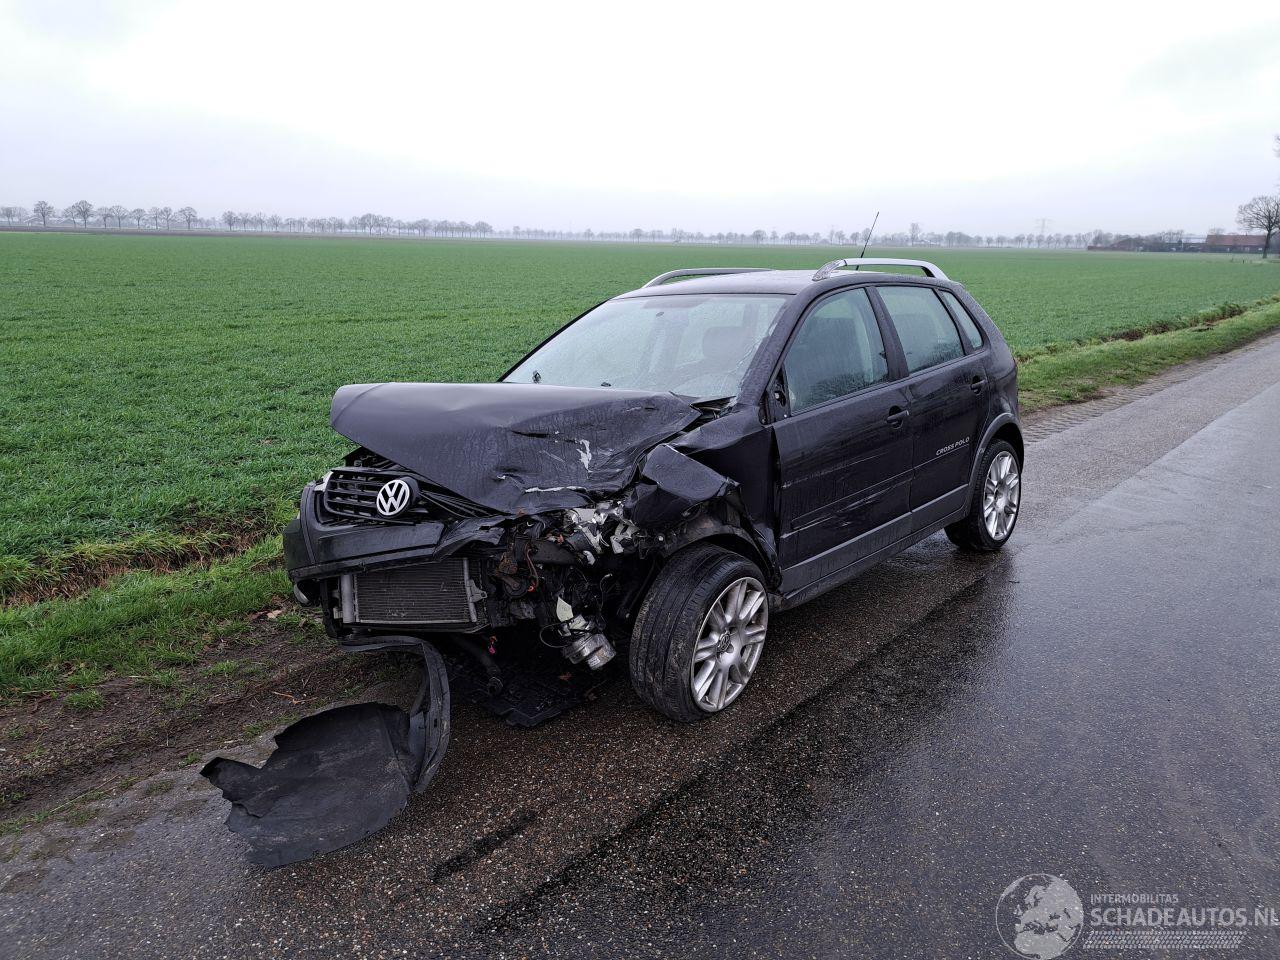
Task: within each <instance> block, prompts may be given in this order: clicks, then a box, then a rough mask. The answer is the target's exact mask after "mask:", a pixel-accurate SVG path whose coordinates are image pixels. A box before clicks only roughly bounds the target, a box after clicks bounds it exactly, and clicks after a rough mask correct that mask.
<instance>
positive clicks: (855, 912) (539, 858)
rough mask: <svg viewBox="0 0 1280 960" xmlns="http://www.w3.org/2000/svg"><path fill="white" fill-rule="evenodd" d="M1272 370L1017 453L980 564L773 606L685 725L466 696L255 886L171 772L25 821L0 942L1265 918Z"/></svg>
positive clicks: (724, 938) (969, 953)
mask: <svg viewBox="0 0 1280 960" xmlns="http://www.w3.org/2000/svg"><path fill="white" fill-rule="evenodd" d="M1277 381H1280V340H1278V339H1271V340H1269V341H1267V342H1266V343H1264V344H1263V345H1261V346H1259V347H1257V348H1255V349H1252V350H1249V351H1246V352H1243V353H1241V354H1238V355H1236V356H1234V357H1233V358H1231V359H1230V360H1229V361H1227V362H1224V363H1219V364H1217V365H1215V366H1213V367H1212V368H1211V369H1206V370H1205V371H1203V372H1202V373H1200V374H1199V375H1198V376H1196V377H1194V378H1192V379H1188V380H1184V381H1182V382H1178V383H1174V384H1173V385H1171V386H1168V387H1167V388H1166V389H1163V390H1161V391H1159V392H1155V393H1151V394H1150V395H1149V396H1146V397H1144V398H1142V399H1139V400H1136V401H1135V402H1133V403H1130V404H1128V405H1127V406H1123V407H1120V408H1118V409H1115V410H1111V411H1108V412H1106V413H1104V414H1103V415H1101V416H1098V417H1096V418H1094V419H1091V420H1086V421H1084V422H1081V423H1078V424H1076V425H1074V426H1071V427H1070V428H1069V429H1065V430H1062V431H1061V432H1058V433H1054V434H1052V435H1050V436H1048V437H1047V438H1046V439H1043V440H1041V441H1039V442H1037V443H1035V444H1034V445H1033V446H1032V447H1031V449H1030V451H1029V454H1028V465H1027V471H1026V487H1025V494H1024V496H1025V500H1024V513H1023V517H1022V519H1021V521H1020V525H1019V528H1018V530H1017V531H1016V533H1015V536H1014V543H1013V545H1012V546H1011V549H1009V550H1006V552H1005V553H1004V554H1003V555H1001V556H999V557H995V558H974V557H969V556H965V555H962V554H958V553H956V552H955V551H953V550H952V549H951V548H950V546H949V545H948V544H947V543H946V542H945V540H942V539H941V538H934V539H933V540H930V541H929V542H927V543H925V544H922V545H920V546H919V547H917V548H915V549H913V550H912V551H909V552H908V553H907V554H906V555H904V556H903V557H900V558H898V559H897V560H894V561H892V562H890V563H886V564H883V565H881V566H880V567H878V568H876V569H875V570H873V571H871V572H870V573H869V574H868V575H867V576H865V577H863V578H862V579H860V580H859V581H858V582H856V583H855V584H852V585H850V586H849V587H846V588H843V589H841V590H838V591H836V592H834V593H833V594H830V595H828V596H826V597H824V598H821V599H820V600H818V601H815V602H814V603H813V604H811V605H809V606H807V607H805V608H803V609H802V610H799V611H796V612H795V613H793V614H789V615H785V616H781V617H778V618H777V619H776V621H775V624H774V630H773V632H772V633H771V638H770V645H769V650H768V652H767V653H766V658H767V659H766V660H765V661H764V664H763V667H762V669H763V671H764V672H763V673H762V674H759V675H758V679H757V680H756V681H754V682H753V684H752V689H751V690H750V691H749V692H748V694H747V695H745V696H744V697H743V698H742V700H741V701H740V702H739V703H738V704H737V705H735V707H734V709H733V710H732V711H730V712H729V714H727V715H725V716H721V717H717V718H715V719H713V720H711V721H708V722H706V723H703V724H700V725H698V726H696V727H692V728H685V727H677V726H673V725H671V724H668V723H666V722H665V721H662V720H660V719H658V718H655V717H653V716H651V715H649V714H647V713H645V712H644V711H643V710H642V709H640V708H639V707H638V705H637V704H636V703H635V702H634V700H633V699H632V696H631V694H630V692H629V690H628V688H627V686H626V684H625V681H624V680H623V679H622V678H621V677H619V678H618V679H617V680H616V681H615V682H613V683H611V684H610V685H608V686H607V687H606V688H605V690H604V694H603V696H602V698H601V700H600V701H599V702H597V703H595V704H592V705H590V706H589V707H587V708H585V709H583V710H579V711H576V712H574V713H572V714H568V715H566V716H564V717H562V718H560V719H559V720H557V721H554V722H552V723H549V724H546V725H544V726H542V727H540V728H538V729H536V730H533V731H515V730H511V729H508V728H506V727H505V726H503V725H502V724H500V723H498V722H496V721H493V720H492V719H490V718H488V717H487V716H484V715H482V714H480V713H478V712H476V711H474V710H470V709H467V708H464V709H462V710H459V711H458V712H457V715H456V717H455V731H454V741H453V746H452V747H451V749H450V753H449V755H448V757H447V758H446V761H445V765H444V767H443V768H442V771H441V774H440V777H439V778H438V779H437V781H436V785H435V786H433V787H432V789H431V791H430V792H429V793H428V794H427V795H426V796H424V797H421V798H418V799H417V800H415V802H414V803H413V804H412V805H411V807H410V808H409V810H408V811H407V812H406V814H405V815H404V816H403V817H402V818H401V819H400V820H398V821H397V822H396V823H394V824H393V825H392V826H391V827H390V828H388V829H387V830H386V831H384V832H383V833H382V834H380V835H379V836H377V837H375V838H372V839H371V840H369V841H366V842H364V843H362V844H359V845H357V846H356V847H353V848H350V849H348V850H344V851H339V852H338V853H336V854H333V855H330V856H327V857H324V858H321V859H319V860H317V861H314V862H312V863H308V864H301V865H297V866H294V867H289V868H284V869H281V870H277V871H274V872H270V873H263V872H261V871H258V870H256V869H254V868H252V867H250V866H248V865H247V864H246V863H245V862H244V860H243V856H242V847H241V846H240V842H239V841H238V840H237V839H236V838H234V837H232V836H230V835H229V834H227V833H226V831H225V830H224V829H223V827H222V825H221V819H222V817H223V816H224V815H225V809H226V805H225V804H224V803H223V802H222V801H221V800H220V799H219V798H217V797H216V795H212V791H211V790H210V789H209V788H208V787H207V785H205V784H204V783H203V782H202V781H199V780H198V779H197V778H195V777H194V775H193V773H192V771H191V770H190V769H187V770H184V771H178V772H169V773H163V774H160V775H158V776H157V777H156V778H155V779H154V780H153V781H152V782H151V783H149V784H144V785H142V786H141V787H140V788H139V789H138V790H137V791H135V792H134V794H132V795H130V796H129V797H126V798H123V799H122V800H120V801H117V802H115V803H114V804H112V805H111V806H110V807H109V808H107V809H105V810H103V811H102V812H101V813H100V814H99V816H98V817H97V818H96V819H94V820H93V821H91V822H90V823H88V824H86V825H84V826H82V827H79V828H69V827H62V826H46V827H44V828H40V829H37V830H34V831H32V832H30V833H29V834H27V835H25V836H24V837H23V838H22V839H21V840H20V841H19V843H18V844H17V846H16V847H15V848H14V849H12V850H10V851H9V854H11V856H10V858H9V859H8V861H7V862H5V863H3V864H0V953H4V954H5V955H10V956H58V957H62V956H97V955H124V954H128V955H131V956H143V957H151V956H155V957H160V956H188V955H190V956H261V955H280V956H331V955H335V954H336V955H341V956H344V957H346V956H406V955H407V956H433V955H466V954H475V955H485V954H487V955H510V956H519V955H540V954H546V953H549V952H550V953H556V954H558V955H587V956H592V955H595V956H616V955H620V954H622V955H652V956H686V955H699V956H742V955H752V956H762V957H773V956H823V957H825V956H849V957H947V958H955V957H994V956H999V955H1001V954H1002V953H1004V948H1003V947H1002V946H1001V944H1000V939H999V936H998V933H997V928H996V902H997V900H998V898H999V896H1000V894H1001V891H1003V890H1004V889H1005V888H1006V887H1007V886H1008V885H1009V884H1010V883H1011V882H1013V881H1014V880H1015V879H1017V878H1018V877H1020V876H1023V875H1026V874H1032V873H1048V874H1054V875H1057V876H1060V877H1063V878H1065V879H1066V880H1067V881H1069V882H1070V884H1071V885H1072V886H1073V887H1074V888H1075V890H1076V891H1077V892H1078V893H1079V895H1080V896H1081V898H1082V900H1083V901H1084V908H1085V910H1086V913H1087V912H1088V911H1089V909H1090V908H1091V906H1092V905H1093V904H1091V902H1090V897H1091V896H1093V895H1098V894H1106V893H1113V892H1132V893H1143V894H1172V895H1175V896H1177V897H1178V898H1179V904H1180V905H1182V906H1187V907H1197V908H1205V907H1230V908H1238V907H1245V908H1247V910H1248V913H1249V915H1250V916H1251V917H1252V914H1253V910H1254V908H1255V906H1264V907H1266V906H1270V907H1274V908H1275V909H1276V910H1277V912H1280V748H1278V747H1277V743H1278V741H1280V736H1278V734H1280V710H1278V709H1277V708H1278V707H1280V647H1278V645H1277V638H1276V635H1277V624H1280V511H1278V509H1277V508H1280V477H1278V471H1277V468H1278V467H1280V384H1278V383H1277ZM1074 419H1078V416H1077V417H1074ZM390 692H397V693H399V692H400V691H390ZM261 747H262V745H261V744H259V745H258V749H259V753H260V751H261ZM246 755H249V756H252V755H253V754H252V753H250V754H246ZM166 786H168V789H162V788H165V787H166ZM148 794H150V795H148ZM1097 932H1098V931H1097V928H1096V926H1094V925H1091V924H1089V923H1086V924H1085V930H1084V931H1083V932H1082V934H1081V935H1080V942H1079V943H1077V944H1076V945H1075V946H1074V947H1073V950H1081V949H1085V948H1086V947H1088V946H1089V945H1090V944H1089V941H1088V939H1087V938H1088V937H1090V936H1091V935H1093V934H1096V933H1097ZM1090 952H1091V953H1092V954H1093V955H1098V956H1158V955H1162V954H1161V952H1159V951H1156V952H1152V951H1137V950H1122V951H1118V952H1116V951H1108V950H1093V951H1090ZM1005 955H1008V956H1013V954H1005ZM1176 955H1180V956H1188V955H1198V952H1196V951H1193V952H1192V953H1187V952H1180V953H1178V954H1176ZM1222 955H1224V956H1259V957H1262V956H1275V955H1280V930H1276V931H1275V932H1271V931H1268V930H1266V929H1262V928H1258V927H1250V928H1249V929H1247V930H1246V931H1245V933H1244V938H1243V941H1242V943H1241V945H1240V947H1239V949H1236V950H1233V951H1229V952H1227V953H1224V954H1222Z"/></svg>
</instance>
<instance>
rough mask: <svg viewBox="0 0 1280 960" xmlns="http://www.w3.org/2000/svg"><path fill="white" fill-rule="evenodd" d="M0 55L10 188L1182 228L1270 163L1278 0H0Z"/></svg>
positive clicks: (506, 214)
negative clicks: (873, 0) (633, 0)
mask: <svg viewBox="0 0 1280 960" xmlns="http://www.w3.org/2000/svg"><path fill="white" fill-rule="evenodd" d="M866 6H870V7H872V9H865V7H866ZM0 50H2V51H3V54H2V55H0V124H2V125H0V201H2V202H5V203H20V204H22V205H24V206H28V207H29V206H31V204H32V203H33V202H34V201H35V200H37V199H47V200H49V201H50V202H52V203H54V204H56V205H58V206H59V207H61V206H64V205H66V204H68V203H70V202H72V201H74V200H78V199H87V200H89V201H91V202H93V203H95V204H99V205H109V204H114V203H122V204H124V205H126V206H129V207H133V206H144V207H145V206H152V205H156V204H159V205H165V204H168V205H171V206H174V207H179V206H183V205H186V204H191V205H193V206H195V207H196V208H197V209H198V210H199V211H200V212H201V214H203V215H206V216H215V215H217V214H218V213H220V212H221V211H222V210H224V209H227V208H229V207H230V208H233V209H235V210H247V211H263V212H267V213H271V212H276V213H279V214H281V215H282V216H297V215H305V216H330V215H334V216H337V215H340V216H351V215H352V214H359V213H363V212H365V211H372V212H375V213H382V214H387V215H391V216H396V217H403V218H405V219H417V218H419V217H427V218H430V219H441V218H447V219H454V220H478V219H484V220H487V221H489V222H490V223H492V224H494V225H495V226H496V227H499V228H507V227H510V226H512V225H520V226H525V227H531V226H539V227H546V228H572V229H583V228H585V227H592V228H594V229H596V230H598V231H599V230H622V229H629V228H631V227H635V226H641V227H645V228H663V229H667V228H671V227H681V228H684V229H686V230H703V231H710V232H715V231H719V230H738V231H750V230H753V229H755V228H757V227H761V228H763V229H766V230H778V231H779V232H785V231H787V230H796V231H799V232H813V231H821V232H824V233H825V232H826V231H827V229H829V228H831V227H835V228H837V229H844V230H855V229H858V228H861V227H863V226H866V225H868V224H869V222H870V220H871V217H872V215H873V213H874V211H875V210H877V209H880V210H882V211H883V213H882V215H881V222H880V229H881V230H890V231H891V230H900V229H905V228H906V227H907V224H908V223H909V222H910V221H913V220H915V221H919V222H920V223H922V224H923V225H924V227H925V229H927V230H938V231H945V230H948V229H963V230H967V231H970V232H976V233H996V232H1003V233H1010V234H1014V233H1019V232H1029V231H1033V230H1034V225H1035V221H1036V219H1038V218H1040V217H1045V218H1048V219H1049V220H1050V226H1049V230H1050V232H1058V231H1061V232H1079V231H1084V230H1087V229H1090V228H1093V227H1101V228H1104V229H1109V230H1115V231H1144V232H1145V231H1154V230H1160V229H1166V228H1183V229H1186V230H1188V231H1191V232H1193V233H1203V232H1204V231H1205V230H1207V229H1208V228H1210V227H1215V226H1219V227H1227V228H1230V227H1231V226H1232V225H1233V220H1234V213H1235V208H1236V206H1237V205H1238V204H1239V203H1241V202H1243V201H1245V200H1247V199H1249V198H1250V197H1253V196H1255V195H1257V194H1260V193H1270V192H1275V191H1276V189H1277V180H1280V159H1277V158H1276V156H1275V153H1274V137H1275V135H1276V134H1277V133H1280V7H1278V6H1277V5H1276V3H1275V2H1274V0H1267V2H1265V3H1238V2H1237V3H1229V4H1228V3H1213V4H1209V3H1204V2H1200V3H1195V4H1187V5H1186V6H1185V7H1182V6H1180V5H1177V4H1174V3H1168V2H1166V3H1160V4H1136V3H1133V4H1131V3H1122V2H1116V0H1112V2H1108V3H1105V4H1090V3H1080V2H1077V3H1072V4H1035V3H1027V2H1025V0H1023V2H1019V3H1015V4H1009V5H1008V6H1005V7H1000V6H998V5H994V4H981V3H974V2H968V3H965V2H962V3H954V2H951V3H946V4H939V5H937V6H936V7H935V6H933V5H930V4H925V3H915V4H873V5H860V4H836V3H831V2H829V0H824V2H817V3H809V2H799V0H790V2H786V3H776V4H769V5H767V6H765V5H759V6H752V5H750V4H747V3H741V2H738V3H733V4H718V3H716V4H712V3H697V2H687V0H686V2H683V3H670V4H668V3H661V2H647V3H642V4H619V3H601V2H599V0H595V2H591V3H582V4H576V3H529V2H524V3H519V4H505V3H499V2H486V3H474V4H472V3H452V4H447V5H446V4H435V3H429V2H423V0H417V2H407V3H382V2H376V0H364V2H360V3H352V2H350V0H347V2H344V3H333V4H330V3H324V2H318V0H307V2H297V3H294V2H270V0H253V2H241V0H217V2H210V0H195V2H186V0H177V2H173V0H138V2H108V0H100V2H82V0H17V2H14V0H0Z"/></svg>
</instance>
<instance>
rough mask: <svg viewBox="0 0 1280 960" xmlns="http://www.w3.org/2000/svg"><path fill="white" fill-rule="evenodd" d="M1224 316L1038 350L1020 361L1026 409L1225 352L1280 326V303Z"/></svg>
mask: <svg viewBox="0 0 1280 960" xmlns="http://www.w3.org/2000/svg"><path fill="white" fill-rule="evenodd" d="M1263 304H1264V305H1263V306H1259V307H1255V308H1253V309H1248V310H1242V311H1241V312H1226V309H1225V308H1226V307H1227V306H1230V305H1224V311H1223V312H1225V315H1224V316H1220V317H1219V316H1215V315H1214V314H1215V313H1218V311H1215V312H1213V313H1210V314H1205V315H1200V317H1199V318H1198V319H1192V320H1191V321H1190V322H1189V324H1188V325H1187V326H1182V327H1175V328H1174V329H1168V330H1166V331H1165V332H1161V333H1152V334H1148V335H1146V336H1140V337H1136V338H1132V339H1130V338H1119V339H1109V340H1103V341H1095V342H1091V343H1084V344H1077V345H1071V346H1067V347H1064V348H1062V349H1058V350H1054V351H1052V352H1043V353H1039V354H1035V355H1033V356H1031V357H1029V358H1027V359H1023V360H1021V362H1020V363H1019V366H1018V391H1019V394H1020V396H1021V400H1022V409H1023V411H1024V412H1028V413H1029V412H1031V411H1033V410H1041V409H1044V408H1045V407H1050V406H1054V405H1056V404H1062V403H1079V402H1081V401H1083V400H1090V399H1092V398H1094V397H1097V396H1100V395H1101V394H1103V393H1104V392H1105V391H1106V390H1107V388H1109V387H1116V386H1132V385H1134V384H1138V383H1141V382H1143V381H1144V380H1149V379H1150V378H1151V377H1153V376H1155V375H1156V374H1158V373H1160V372H1162V371H1164V370H1167V369H1169V368H1170V367H1174V366H1177V365H1178V364H1180V363H1186V362H1188V361H1190V360H1196V359H1199V358H1201V357H1208V356H1212V355H1213V354H1217V353H1225V352H1226V351H1228V350H1233V349H1235V348H1236V347H1239V346H1242V345H1244V344H1246V343H1248V342H1249V341H1250V340H1255V339H1257V338H1258V337H1260V336H1262V335H1264V334H1267V333H1270V332H1271V331H1273V330H1276V329H1280V303H1277V302H1275V301H1274V300H1272V301H1263Z"/></svg>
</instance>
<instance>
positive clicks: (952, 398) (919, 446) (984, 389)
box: [877, 286, 991, 530]
mask: <svg viewBox="0 0 1280 960" xmlns="http://www.w3.org/2000/svg"><path fill="white" fill-rule="evenodd" d="M877 292H878V293H879V295H880V299H881V300H882V301H883V303H884V306H885V310H886V312H887V313H888V315H889V317H890V319H891V320H892V322H893V326H894V329H895V330H896V331H897V334H898V340H899V342H900V343H901V344H902V352H903V355H904V357H905V359H906V364H907V375H908V376H907V380H906V384H905V385H906V389H907V392H908V395H909V403H908V409H909V410H910V411H911V429H912V432H913V443H914V451H913V455H912V476H911V509H912V529H914V530H919V529H921V528H923V527H926V526H928V525H929V524H931V523H933V522H935V521H936V520H939V519H941V518H942V517H945V516H946V515H947V514H950V513H953V512H955V511H956V510H957V509H959V507H960V506H961V505H963V503H964V502H965V499H966V496H967V493H968V485H969V474H970V468H971V467H972V466H973V456H974V449H975V447H976V446H977V443H978V441H979V439H980V437H979V436H978V431H979V430H980V429H981V427H982V424H983V422H984V420H985V413H986V409H987V405H988V399H989V397H990V393H991V391H990V390H989V389H988V386H987V378H986V366H985V363H984V357H985V355H984V354H983V353H982V352H971V353H968V354H966V352H965V347H964V344H963V343H962V342H961V339H960V333H959V331H958V330H957V329H956V325H955V322H954V321H953V320H952V319H951V315H950V314H949V313H948V312H947V310H946V307H944V306H943V304H942V301H941V300H939V299H938V296H937V294H936V293H934V291H933V290H932V289H931V288H930V287H925V286H881V287H877Z"/></svg>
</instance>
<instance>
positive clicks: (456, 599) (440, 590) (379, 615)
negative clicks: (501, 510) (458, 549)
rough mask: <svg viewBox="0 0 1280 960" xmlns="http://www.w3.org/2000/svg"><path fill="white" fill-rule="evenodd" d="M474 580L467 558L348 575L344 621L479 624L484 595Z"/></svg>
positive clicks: (343, 585)
mask: <svg viewBox="0 0 1280 960" xmlns="http://www.w3.org/2000/svg"><path fill="white" fill-rule="evenodd" d="M470 574H471V571H470V567H469V564H468V562H467V559H466V558H465V557H452V558H450V559H447V560H440V561H438V562H436V563H420V564H415V565H414V566H410V567H393V568H391V569H389V570H373V571H369V572H366V573H356V574H347V575H346V576H344V577H342V579H341V581H340V593H341V602H342V619H343V621H344V622H346V623H368V624H464V623H476V622H478V620H479V616H480V615H479V613H478V612H477V606H476V601H477V600H480V599H482V598H483V594H482V593H481V591H480V590H479V588H478V587H476V586H475V585H474V584H472V583H471V575H470ZM482 609H483V607H481V610H482Z"/></svg>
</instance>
